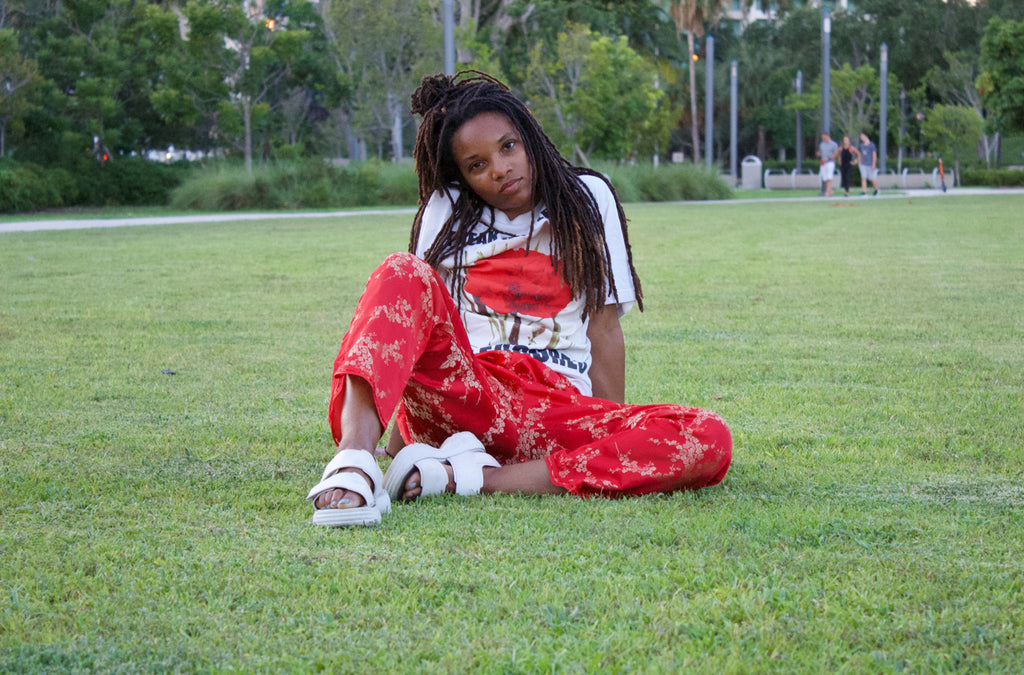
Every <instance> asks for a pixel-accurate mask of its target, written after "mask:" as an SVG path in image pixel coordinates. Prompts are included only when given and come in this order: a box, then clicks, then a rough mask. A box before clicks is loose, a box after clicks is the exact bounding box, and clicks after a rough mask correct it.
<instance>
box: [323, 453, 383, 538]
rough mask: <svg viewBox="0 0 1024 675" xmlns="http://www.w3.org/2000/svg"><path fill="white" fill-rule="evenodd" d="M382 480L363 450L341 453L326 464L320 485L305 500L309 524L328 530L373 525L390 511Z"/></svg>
mask: <svg viewBox="0 0 1024 675" xmlns="http://www.w3.org/2000/svg"><path fill="white" fill-rule="evenodd" d="M383 484H384V476H383V474H381V471H380V467H379V466H378V465H377V460H375V459H374V458H373V455H372V454H371V453H370V452H368V451H366V450H353V449H345V450H340V451H338V454H336V455H335V456H334V458H333V459H331V461H330V462H328V463H327V467H326V468H325V469H324V472H323V475H322V477H321V479H320V482H319V483H317V484H316V485H314V486H313V487H312V488H311V489H310V491H309V494H308V495H306V499H308V500H309V501H311V502H313V508H314V509H315V510H314V511H313V522H314V523H315V524H318V525H326V526H328V527H344V526H349V525H375V524H377V523H379V522H380V519H381V515H382V514H385V513H389V512H390V511H391V499H390V498H389V497H388V494H387V492H385V491H384V490H383V489H382V486H383Z"/></svg>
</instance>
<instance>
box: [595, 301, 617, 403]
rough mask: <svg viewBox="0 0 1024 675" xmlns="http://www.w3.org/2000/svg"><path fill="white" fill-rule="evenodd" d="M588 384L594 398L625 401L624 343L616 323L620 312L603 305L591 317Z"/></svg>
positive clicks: (612, 307)
mask: <svg viewBox="0 0 1024 675" xmlns="http://www.w3.org/2000/svg"><path fill="white" fill-rule="evenodd" d="M587 337H589V338H590V355H591V359H592V364H591V366H590V383H591V385H592V386H593V388H594V394H593V395H594V396H596V397H597V398H603V399H607V400H609V401H615V402H616V403H625V402H626V341H625V338H623V336H622V326H621V325H620V324H619V310H618V308H617V307H616V306H615V305H605V306H604V307H602V308H601V309H600V310H598V311H597V312H594V313H593V314H591V315H590V325H589V326H588V327H587Z"/></svg>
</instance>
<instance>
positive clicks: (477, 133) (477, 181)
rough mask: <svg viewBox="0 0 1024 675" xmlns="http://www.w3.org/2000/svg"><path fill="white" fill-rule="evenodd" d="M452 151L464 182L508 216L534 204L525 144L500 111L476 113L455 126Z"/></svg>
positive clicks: (518, 213)
mask: <svg viewBox="0 0 1024 675" xmlns="http://www.w3.org/2000/svg"><path fill="white" fill-rule="evenodd" d="M452 155H453V156H454V157H455V163H456V165H457V166H458V167H459V172H460V173H461V174H462V179H463V180H464V181H465V183H466V185H468V186H469V187H470V189H471V190H473V192H475V193H476V194H477V196H479V197H480V199H482V200H484V201H485V202H486V203H488V204H490V205H491V206H492V207H493V208H495V209H498V210H499V211H504V212H505V215H507V216H508V217H509V218H515V217H516V216H518V215H521V214H523V213H526V212H527V211H529V210H530V209H532V208H533V207H534V206H535V200H534V197H533V167H531V166H530V160H529V158H528V157H527V155H526V147H525V146H524V145H523V140H522V137H521V136H520V134H519V132H518V131H516V128H515V127H514V126H512V122H511V121H510V120H509V119H508V118H507V117H505V116H504V115H502V114H501V113H496V112H485V113H480V114H479V115H477V116H476V117H474V118H472V119H471V120H469V121H468V122H466V123H465V124H463V125H462V126H461V127H459V130H458V131H456V132H455V135H453V136H452Z"/></svg>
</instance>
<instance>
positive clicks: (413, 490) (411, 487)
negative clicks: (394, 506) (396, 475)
mask: <svg viewBox="0 0 1024 675" xmlns="http://www.w3.org/2000/svg"><path fill="white" fill-rule="evenodd" d="M422 491H423V489H422V488H421V487H420V472H419V471H413V472H412V473H410V474H409V477H408V478H406V479H405V493H404V494H403V495H402V499H406V500H412V499H416V498H417V497H419V496H420V493H421V492H422Z"/></svg>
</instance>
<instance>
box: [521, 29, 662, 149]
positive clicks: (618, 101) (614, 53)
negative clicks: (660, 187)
mask: <svg viewBox="0 0 1024 675" xmlns="http://www.w3.org/2000/svg"><path fill="white" fill-rule="evenodd" d="M653 70H654V69H653V67H652V66H651V64H650V63H649V62H648V61H647V60H646V59H644V58H643V57H641V56H640V55H638V54H637V53H636V52H634V51H633V50H632V49H631V48H630V47H629V46H628V45H627V44H626V42H625V40H620V39H614V40H613V39H611V38H608V37H605V36H600V35H597V34H596V33H594V32H593V31H591V30H590V29H589V28H587V27H586V26H582V25H579V24H572V25H570V26H568V27H567V29H566V30H565V31H564V32H561V33H559V35H558V42H557V47H556V49H555V50H554V51H552V50H550V49H548V47H547V46H546V45H545V44H543V43H537V44H536V45H535V47H534V48H533V50H531V52H530V67H529V70H528V76H527V81H526V83H525V84H524V94H525V96H526V98H527V101H528V103H529V105H530V106H531V109H532V110H533V112H534V114H535V115H536V116H537V118H538V119H539V120H540V121H541V124H542V125H543V126H544V128H545V131H546V132H547V133H548V134H549V135H550V136H551V137H552V140H554V141H555V143H556V144H557V145H558V146H559V147H560V149H561V151H562V154H563V155H564V156H566V157H572V158H574V161H576V162H577V163H581V164H587V163H588V162H589V159H588V157H589V156H590V155H593V156H594V157H595V158H601V159H621V158H623V157H630V156H634V155H636V154H638V153H644V154H646V153H649V152H650V151H651V149H653V148H655V147H659V146H662V147H663V146H664V145H665V143H666V141H667V140H668V133H669V129H670V127H671V124H672V121H673V120H674V118H675V117H676V116H677V111H674V110H672V109H671V108H670V107H669V106H663V105H661V103H662V100H663V99H664V92H662V91H661V89H660V88H658V86H657V83H656V80H655V79H654V77H653V76H652V71H653Z"/></svg>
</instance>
